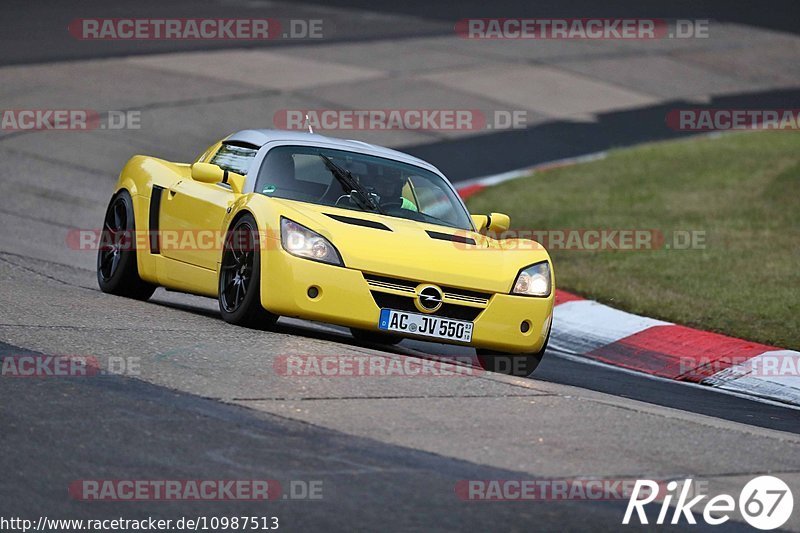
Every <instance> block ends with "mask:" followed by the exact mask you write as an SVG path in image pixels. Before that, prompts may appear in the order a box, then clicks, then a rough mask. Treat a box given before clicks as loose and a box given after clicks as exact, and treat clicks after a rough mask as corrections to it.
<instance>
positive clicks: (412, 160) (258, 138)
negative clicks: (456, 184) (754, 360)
mask: <svg viewBox="0 0 800 533" xmlns="http://www.w3.org/2000/svg"><path fill="white" fill-rule="evenodd" d="M225 141H226V142H230V141H236V142H241V143H247V144H251V145H253V146H258V147H259V148H261V147H262V146H264V145H265V144H268V143H271V142H279V143H281V144H284V143H287V142H300V143H303V144H319V145H320V146H325V147H326V148H332V149H339V150H349V151H351V152H358V153H364V154H368V155H374V156H378V157H386V158H389V159H395V160H397V161H402V162H404V163H409V164H412V165H416V166H419V167H423V168H427V169H430V170H433V171H434V172H436V173H437V174H440V175H442V173H441V171H440V170H439V169H438V168H436V167H435V166H433V165H431V164H430V163H428V162H427V161H423V160H422V159H419V158H417V157H414V156H412V155H409V154H406V153H403V152H398V151H397V150H392V149H391V148H386V147H384V146H378V145H376V144H369V143H365V142H362V141H354V140H349V139H337V138H335V137H327V136H325V135H319V134H317V133H306V132H302V131H287V130H269V129H263V130H242V131H238V132H236V133H234V134H233V135H231V136H230V137H228V138H227V139H225Z"/></svg>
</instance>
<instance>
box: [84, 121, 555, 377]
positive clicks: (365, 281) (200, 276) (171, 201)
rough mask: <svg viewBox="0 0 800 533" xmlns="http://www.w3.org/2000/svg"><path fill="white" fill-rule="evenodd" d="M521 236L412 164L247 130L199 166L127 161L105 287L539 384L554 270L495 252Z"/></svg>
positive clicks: (384, 154) (529, 248)
mask: <svg viewBox="0 0 800 533" xmlns="http://www.w3.org/2000/svg"><path fill="white" fill-rule="evenodd" d="M508 225H509V218H508V216H506V215H502V214H499V213H492V214H491V215H472V216H470V214H469V212H468V211H467V209H466V207H465V206H464V204H463V202H462V201H461V199H460V198H459V196H458V194H457V193H456V191H455V189H454V188H453V186H452V185H451V184H450V182H449V181H448V180H447V179H446V178H445V177H444V175H443V174H442V173H441V172H439V171H438V170H437V169H436V168H435V167H434V166H432V165H430V164H429V163H426V162H425V161H422V160H420V159H417V158H414V157H412V156H410V155H407V154H403V153H401V152H397V151H394V150H389V149H387V148H382V147H379V146H374V145H370V144H366V143H363V142H358V141H346V140H340V139H333V138H329V137H324V136H321V135H315V134H312V133H302V132H286V131H276V130H244V131H240V132H238V133H235V134H233V135H231V136H229V137H227V138H225V139H224V140H222V141H220V142H218V143H216V144H214V145H213V146H211V147H210V148H208V149H207V150H206V151H205V152H204V153H203V154H202V155H201V156H200V157H199V158H198V159H197V161H195V162H194V163H192V164H185V163H172V162H169V161H164V160H162V159H157V158H154V157H146V156H141V155H137V156H134V157H133V158H131V159H130V161H128V163H127V164H126V165H125V168H124V169H123V170H122V173H121V174H120V177H119V181H118V183H117V186H116V192H115V193H114V195H113V197H112V198H111V202H110V203H109V206H108V210H107V211H106V216H105V222H104V226H103V230H102V233H101V245H100V247H99V251H98V257H97V278H98V282H99V284H100V288H101V289H102V290H103V291H104V292H108V293H112V294H117V295H122V296H128V297H132V298H138V299H147V298H149V297H150V296H151V295H152V294H153V291H154V290H155V288H156V287H157V286H162V287H166V288H168V289H170V290H173V291H182V292H187V293H193V294H199V295H204V296H209V297H213V298H217V299H218V300H219V308H220V312H221V314H222V317H223V318H224V319H225V320H226V321H228V322H230V323H232V324H238V325H241V326H248V327H269V326H271V325H272V324H274V323H275V321H276V320H277V319H278V317H279V316H287V317H298V318H303V319H309V320H317V321H321V322H328V323H332V324H338V325H342V326H346V327H349V328H350V330H351V331H352V334H353V335H354V336H355V337H356V338H357V339H360V340H362V341H366V342H374V343H386V344H393V343H396V342H399V341H400V340H402V339H403V338H406V337H413V338H417V339H422V340H429V341H434V342H445V343H451V344H458V345H462V346H471V347H475V348H476V349H477V355H478V360H479V361H480V363H481V365H482V366H483V367H484V368H486V369H488V370H494V371H499V372H505V373H511V374H514V375H529V374H530V373H531V372H533V370H534V369H535V368H536V366H537V365H538V364H539V362H540V361H541V358H542V355H543V354H544V350H545V347H546V346H547V340H548V338H549V334H550V324H551V320H552V314H553V300H554V294H555V287H554V283H555V282H554V277H553V267H552V264H551V261H550V257H549V255H548V254H547V252H546V251H545V250H544V248H542V247H541V246H540V245H539V244H538V243H535V242H533V241H530V240H525V239H510V238H507V239H495V238H493V237H491V236H490V235H495V234H497V233H498V232H499V233H502V232H504V231H505V230H507V229H508ZM501 236H502V235H501Z"/></svg>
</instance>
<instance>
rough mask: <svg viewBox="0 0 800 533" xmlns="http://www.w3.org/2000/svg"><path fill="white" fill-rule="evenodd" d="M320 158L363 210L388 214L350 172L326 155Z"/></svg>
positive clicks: (321, 155)
mask: <svg viewBox="0 0 800 533" xmlns="http://www.w3.org/2000/svg"><path fill="white" fill-rule="evenodd" d="M319 156H320V157H321V158H322V160H323V161H324V162H325V167H326V168H327V169H328V170H330V171H331V174H333V177H335V178H336V179H337V180H339V183H341V184H342V186H343V187H344V188H345V190H347V191H349V192H350V197H351V198H353V199H354V200H355V201H356V203H357V204H358V205H359V207H361V209H370V210H372V211H377V212H378V213H380V214H382V215H385V214H386V213H385V212H384V211H383V209H381V206H380V205H378V202H376V201H375V199H374V198H373V197H372V196H371V195H370V194H369V191H367V189H365V188H364V186H363V185H361V184H360V183H359V182H358V180H357V179H355V178H354V177H353V174H351V173H350V171H349V170H345V169H343V168H342V167H340V166H339V165H337V164H336V163H334V162H333V161H331V158H330V157H328V156H326V155H323V154H319ZM354 193H355V194H354Z"/></svg>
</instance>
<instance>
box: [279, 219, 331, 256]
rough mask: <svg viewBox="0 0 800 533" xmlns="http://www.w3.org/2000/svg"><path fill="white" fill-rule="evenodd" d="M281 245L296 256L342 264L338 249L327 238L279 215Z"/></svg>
mask: <svg viewBox="0 0 800 533" xmlns="http://www.w3.org/2000/svg"><path fill="white" fill-rule="evenodd" d="M281 245H282V246H283V249H284V250H286V251H287V252H289V253H290V254H292V255H296V256H297V257H304V258H306V259H311V260H313V261H320V262H322V263H330V264H332V265H339V266H344V263H342V257H341V256H340V255H339V251H338V250H337V249H336V247H335V246H334V245H332V244H331V242H330V241H329V240H328V239H326V238H325V237H323V236H322V235H320V234H319V233H316V232H314V231H311V230H310V229H308V228H307V227H305V226H302V225H300V224H298V223H297V222H294V221H293V220H289V219H288V218H284V217H281Z"/></svg>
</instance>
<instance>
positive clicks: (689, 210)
mask: <svg viewBox="0 0 800 533" xmlns="http://www.w3.org/2000/svg"><path fill="white" fill-rule="evenodd" d="M467 203H468V205H469V208H470V211H471V212H473V213H487V212H491V211H499V212H504V213H507V214H509V215H510V216H511V221H512V227H513V228H516V229H533V230H586V229H601V230H604V229H605V230H619V229H637V230H638V229H641V230H656V231H660V232H661V234H662V235H663V236H664V239H665V240H664V245H663V246H660V247H658V248H657V249H647V250H624V251H623V250H594V251H587V250H585V249H583V250H582V249H567V247H566V246H564V247H560V248H561V249H554V248H558V247H551V248H550V253H551V254H552V256H553V261H554V266H555V270H556V278H557V283H558V287H559V288H562V289H566V290H570V291H573V292H576V293H578V294H581V295H583V296H587V297H590V298H592V299H595V300H599V301H601V302H603V303H606V304H608V305H611V306H613V307H616V308H619V309H623V310H626V311H630V312H632V313H637V314H642V315H646V316H650V317H654V318H660V319H662V320H668V321H671V322H675V323H678V324H683V325H687V326H693V327H696V328H700V329H705V330H710V331H716V332H719V333H725V334H728V335H731V336H734V337H739V338H745V339H750V340H753V341H758V342H763V343H767V344H773V345H776V346H781V347H786V348H793V349H797V348H800V318H799V317H800V219H798V216H799V215H800V134H798V133H796V132H753V133H736V134H728V135H723V136H719V137H702V138H696V139H692V140H681V141H669V142H661V143H653V144H647V145H643V146H639V147H636V148H629V149H620V150H614V151H611V152H610V153H609V156H608V157H607V158H606V159H603V160H601V161H595V162H591V163H586V164H581V165H576V166H572V167H565V168H557V169H553V170H550V171H547V172H541V173H537V174H535V175H533V176H530V177H527V178H523V179H518V180H514V181H510V182H507V183H504V184H501V185H498V186H496V187H492V188H489V189H486V190H484V191H482V192H480V193H478V194H476V195H475V196H473V197H471V198H470V199H469V201H468V202H467ZM684 232H700V233H695V234H696V235H698V236H699V235H704V237H705V243H704V247H697V246H694V247H690V248H689V249H676V246H677V245H680V244H683V243H682V242H678V240H681V239H684V238H685V237H686V233H684ZM549 235H551V236H554V235H557V233H551V234H549ZM563 235H565V236H567V235H569V233H563ZM584 235H585V234H584ZM581 242H589V241H585V240H583V241H581ZM573 244H575V242H574V241H573ZM589 244H591V242H589ZM572 248H574V246H573V247H572Z"/></svg>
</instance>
